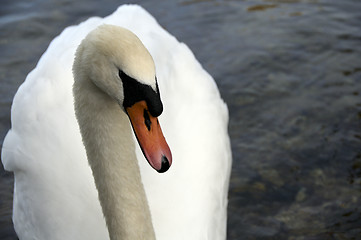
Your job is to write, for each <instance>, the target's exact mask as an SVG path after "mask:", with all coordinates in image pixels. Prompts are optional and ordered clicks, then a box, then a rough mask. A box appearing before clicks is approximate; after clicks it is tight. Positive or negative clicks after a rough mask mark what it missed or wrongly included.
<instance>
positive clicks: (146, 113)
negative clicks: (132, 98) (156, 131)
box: [144, 109, 152, 131]
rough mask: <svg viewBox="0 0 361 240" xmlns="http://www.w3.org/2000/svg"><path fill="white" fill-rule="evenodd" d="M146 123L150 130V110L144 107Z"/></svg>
mask: <svg viewBox="0 0 361 240" xmlns="http://www.w3.org/2000/svg"><path fill="white" fill-rule="evenodd" d="M144 124H145V126H147V129H148V131H150V126H151V125H152V122H151V121H150V118H149V114H148V111H147V110H145V109H144Z"/></svg>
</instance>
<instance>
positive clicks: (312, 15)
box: [0, 0, 361, 240]
mask: <svg viewBox="0 0 361 240" xmlns="http://www.w3.org/2000/svg"><path fill="white" fill-rule="evenodd" d="M127 2H128V3H129V2H130V3H138V4H140V5H142V6H143V7H144V8H145V9H146V10H148V11H149V12H150V13H151V14H152V15H153V16H154V17H155V18H156V19H157V20H158V22H159V23H160V25H162V26H163V27H164V28H165V29H166V30H168V31H169V32H170V33H171V34H173V35H174V36H175V37H176V38H177V39H178V40H179V41H182V42H185V43H186V44H187V45H188V46H189V47H190V48H191V49H192V51H193V52H194V54H195V56H196V57H197V59H198V60H199V61H200V62H201V64H202V65H203V67H204V68H205V69H206V70H207V71H208V72H209V73H210V74H211V75H212V76H213V77H214V79H215V80H216V82H217V85H218V87H219V89H220V92H221V95H222V97H223V99H224V100H225V101H226V103H227V104H228V107H229V111H230V122H229V134H230V137H231V142H232V152H233V161H234V162H233V168H232V176H231V182H230V189H229V206H228V231H227V232H228V237H227V239H265V240H267V239H281V240H282V239H294V240H296V239H297V240H301V239H307V240H313V239H360V236H361V96H360V95H361V2H360V1H359V0H342V1H333V0H239V1H232V0H228V1H216V0H214V1H212V0H208V1H207V0H203V1H202V0H177V1H176V0H173V1H161V0H155V1H127ZM122 3H126V2H125V1H85V0H77V1H70V0H47V1H46V0H33V1H27V0H17V1H13V0H1V3H0V5H1V6H0V53H1V55H0V139H1V140H0V142H1V143H2V139H3V138H4V136H5V134H6V132H7V131H8V129H9V128H10V108H11V103H12V99H13V97H14V94H15V92H16V90H17V88H18V87H19V85H20V84H21V83H22V82H23V81H24V80H25V77H26V75H27V74H28V73H29V72H30V71H31V70H32V69H33V68H34V67H35V66H36V63H37V61H38V59H39V58H40V56H41V55H42V53H43V52H44V51H45V50H46V48H47V46H48V45H49V43H50V41H51V40H52V39H53V38H54V37H56V36H57V35H58V34H60V33H61V31H62V30H63V29H64V28H65V27H67V26H69V25H75V24H78V23H80V22H82V21H84V20H86V19H87V18H89V17H91V16H101V17H104V16H107V15H109V14H111V13H112V12H113V11H115V10H116V8H117V7H118V6H119V5H121V4H122ZM0 147H1V146H0ZM12 191H13V176H12V174H10V173H8V172H5V171H4V170H3V168H2V167H1V169H0V239H3V240H15V239H17V238H16V234H15V232H14V230H13V227H12V222H11V211H12Z"/></svg>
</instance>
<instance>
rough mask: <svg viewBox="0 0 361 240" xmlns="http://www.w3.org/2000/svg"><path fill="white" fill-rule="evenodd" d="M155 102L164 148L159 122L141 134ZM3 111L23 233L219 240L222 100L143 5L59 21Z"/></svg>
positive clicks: (227, 155) (227, 159)
mask: <svg viewBox="0 0 361 240" xmlns="http://www.w3.org/2000/svg"><path fill="white" fill-rule="evenodd" d="M103 24H107V25H103ZM100 25H103V26H100ZM110 25H117V26H121V27H122V28H119V27H115V26H110ZM98 26H100V27H98ZM94 29H96V30H94ZM126 29H129V30H131V31H132V32H133V33H134V34H136V36H138V37H139V39H140V40H138V38H137V37H135V36H134V35H133V33H131V32H130V31H128V30H126ZM93 30H94V31H93ZM89 33H90V34H89ZM88 34H89V35H88ZM86 36H87V37H86ZM83 39H85V40H83ZM82 40H83V42H82V44H81V45H80V43H81V41H82ZM142 43H143V44H144V46H145V47H144V46H143V44H142ZM79 45H80V47H79V48H78V46H79ZM77 48H78V50H77V53H76V49H77ZM146 49H148V51H149V53H150V54H149V53H148V51H147V50H146ZM75 55H76V58H75V59H76V60H75V62H74V57H75ZM153 60H154V62H153ZM73 62H74V78H75V81H74V78H73V74H72V65H73ZM155 66H156V69H155ZM155 73H156V74H155ZM155 76H156V77H155ZM156 79H157V80H158V84H157V81H156ZM125 82H126V83H125ZM73 84H74V98H73V95H72V89H73ZM159 92H160V94H161V99H162V101H160V98H159ZM74 100H75V101H74ZM74 102H75V104H73V103H74ZM161 102H162V103H163V106H164V111H163V113H162V114H161V115H160V116H159V117H158V118H159V122H160V123H161V124H162V130H163V133H164V136H165V137H166V139H167V142H168V143H169V146H170V149H171V151H172V153H170V151H169V148H168V146H167V144H166V142H165V141H164V138H163V136H162V135H161V130H160V128H159V130H158V133H157V134H159V135H158V138H157V139H158V140H157V141H155V140H154V141H153V139H152V141H151V142H156V144H155V145H150V146H149V142H150V141H146V140H144V139H146V137H147V136H145V135H146V134H147V132H148V130H147V129H149V128H150V129H152V130H153V127H155V128H157V126H158V120H157V119H156V118H154V117H156V116H158V115H159V114H160V113H161V112H162V104H161ZM74 107H75V109H76V111H74ZM133 107H134V108H133ZM145 109H146V110H145ZM137 111H140V113H139V112H137ZM75 112H76V113H77V114H75ZM11 113H12V114H11V122H12V128H11V129H10V130H9V132H8V134H7V136H6V138H5V140H4V144H3V149H2V161H3V164H4V167H5V169H6V170H8V171H13V172H14V176H15V186H14V206H13V222H14V227H15V230H16V233H17V234H18V236H19V238H20V239H109V236H110V239H154V238H156V239H225V236H226V216H227V215H226V212H227V192H228V184H229V176H230V167H231V152H230V142H229V137H228V134H227V124H228V111H227V107H226V105H225V104H224V102H223V101H222V100H221V98H220V95H219V92H218V89H217V87H216V85H215V83H214V81H213V79H212V78H211V76H210V75H209V74H207V73H206V72H205V71H204V70H203V69H202V67H201V65H200V64H199V63H198V62H197V61H196V59H195V58H194V56H193V54H192V53H191V51H190V50H189V49H188V48H187V46H186V45H184V44H183V43H179V42H178V41H177V40H176V39H175V38H174V37H173V36H171V35H170V34H169V33H168V32H166V31H165V30H164V29H162V28H161V27H160V26H159V25H158V23H157V22H156V21H155V20H154V18H153V17H152V16H150V15H149V14H148V13H147V12H146V11H145V10H143V9H142V8H141V7H139V6H135V5H125V6H121V7H119V8H118V10H117V11H116V12H114V13H113V14H112V15H110V16H108V17H105V18H104V19H101V18H91V19H89V20H87V21H85V22H83V23H81V24H80V25H79V26H73V27H69V28H67V29H65V30H64V31H63V32H62V33H61V35H60V36H59V37H57V38H55V39H54V40H53V41H52V42H51V44H50V46H49V48H48V49H47V51H46V52H45V53H44V54H43V56H42V57H41V59H40V60H39V62H38V64H37V66H36V68H35V69H34V70H33V71H32V72H31V73H30V74H29V75H28V76H27V78H26V80H25V82H24V83H23V84H22V85H21V87H20V88H19V90H18V92H17V93H16V96H15V97H14V101H13V106H12V112H11ZM76 116H77V118H78V121H79V125H78V122H77V118H76ZM128 116H130V117H129V118H128ZM139 116H140V117H139ZM148 117H149V118H148ZM139 119H140V120H139ZM138 125H139V126H141V127H143V130H139V126H138ZM79 126H80V129H79ZM132 126H133V130H134V132H136V133H137V134H136V135H137V137H135V136H134V135H133V133H132V131H131V129H132ZM80 130H81V131H80ZM80 132H81V133H82V134H80ZM82 138H83V139H82ZM137 139H138V142H139V144H135V143H136V142H137ZM82 140H83V141H82ZM83 142H84V145H85V148H84V145H83ZM139 145H140V146H141V147H139ZM85 149H86V150H85ZM142 150H143V153H144V155H146V156H147V160H148V162H149V164H150V165H151V166H152V167H153V168H154V169H156V170H157V171H158V172H164V171H166V170H167V169H168V167H169V166H170V165H171V164H172V166H170V168H169V170H168V171H166V172H165V173H158V172H157V171H154V170H153V169H151V168H150V167H149V164H148V163H147V161H146V160H145V159H144V156H143V154H142ZM87 156H88V158H87ZM172 159H173V161H172ZM89 165H90V166H91V168H92V170H93V171H92V170H91V168H90V167H89ZM139 173H140V174H139ZM94 180H95V181H94ZM143 185H144V188H143ZM95 186H97V188H96V187H95ZM97 190H98V191H97ZM98 192H99V194H98ZM99 199H100V201H99ZM100 203H101V204H100ZM148 206H149V207H148ZM149 210H150V211H149ZM103 216H104V217H105V219H106V221H105V220H104V217H103ZM153 228H154V230H153Z"/></svg>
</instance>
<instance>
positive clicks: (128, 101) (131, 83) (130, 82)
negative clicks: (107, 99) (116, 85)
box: [119, 70, 163, 117]
mask: <svg viewBox="0 0 361 240" xmlns="http://www.w3.org/2000/svg"><path fill="white" fill-rule="evenodd" d="M119 77H120V78H121V79H122V82H123V89H124V101H123V106H124V108H125V109H126V108H128V107H131V106H133V104H135V103H136V102H139V101H142V100H145V101H146V103H147V106H148V110H149V112H150V114H151V115H152V116H153V117H158V116H159V115H160V114H161V113H162V112H163V104H162V102H161V100H160V94H159V88H158V83H157V79H155V80H156V91H154V90H153V89H152V88H151V87H150V86H149V85H146V84H142V83H140V82H138V81H137V80H135V79H133V78H132V77H130V76H128V75H127V74H125V73H124V72H123V71H121V70H119Z"/></svg>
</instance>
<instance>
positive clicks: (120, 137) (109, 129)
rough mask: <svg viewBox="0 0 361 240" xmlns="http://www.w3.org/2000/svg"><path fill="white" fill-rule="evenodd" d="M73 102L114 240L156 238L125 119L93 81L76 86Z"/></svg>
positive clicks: (76, 84)
mask: <svg viewBox="0 0 361 240" xmlns="http://www.w3.org/2000/svg"><path fill="white" fill-rule="evenodd" d="M74 99H75V111H76V116H77V119H78V122H79V126H80V130H81V134H82V138H83V143H84V146H85V148H86V152H87V156H88V161H89V164H90V166H91V169H92V171H93V176H94V180H95V185H96V187H97V189H98V193H99V200H100V203H101V206H102V209H103V214H104V216H105V219H106V223H107V226H108V231H109V236H110V239H112V240H118V239H122V240H124V239H155V235H154V230H153V226H152V222H151V216H150V211H149V207H148V203H147V199H146V196H145V192H144V187H143V184H142V182H141V177H140V172H139V166H138V162H137V159H136V156H135V150H134V148H135V145H134V141H133V137H132V133H131V127H130V123H129V120H128V117H127V115H126V114H125V113H124V112H123V111H122V110H121V108H120V106H119V105H118V104H117V102H116V101H115V100H113V99H111V98H110V97H109V96H108V95H106V94H105V93H104V92H102V91H100V90H99V89H98V88H97V87H96V86H95V85H94V84H93V83H92V82H91V81H90V80H85V79H81V80H79V81H75V83H74Z"/></svg>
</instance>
